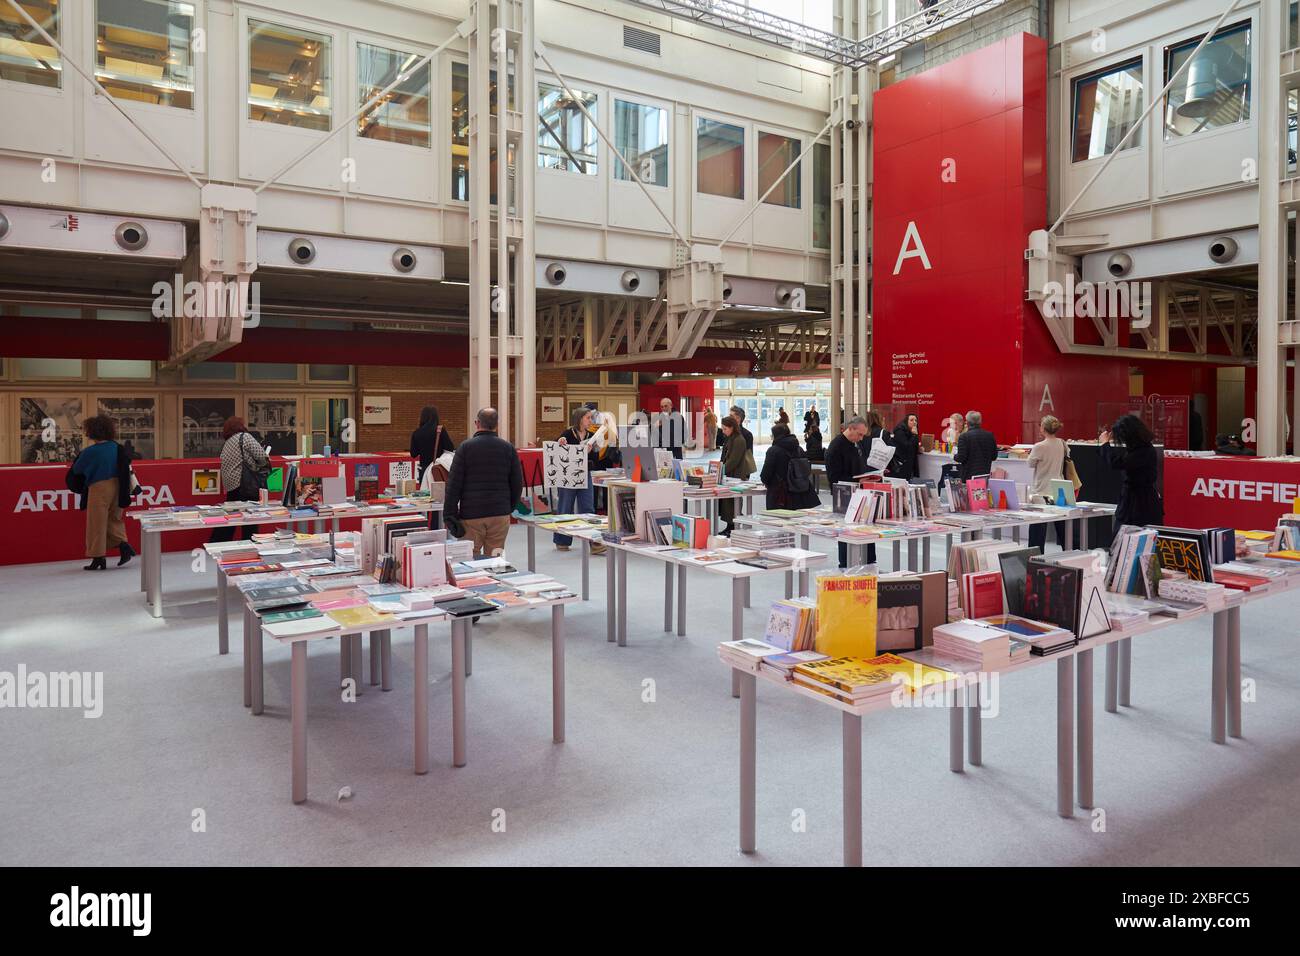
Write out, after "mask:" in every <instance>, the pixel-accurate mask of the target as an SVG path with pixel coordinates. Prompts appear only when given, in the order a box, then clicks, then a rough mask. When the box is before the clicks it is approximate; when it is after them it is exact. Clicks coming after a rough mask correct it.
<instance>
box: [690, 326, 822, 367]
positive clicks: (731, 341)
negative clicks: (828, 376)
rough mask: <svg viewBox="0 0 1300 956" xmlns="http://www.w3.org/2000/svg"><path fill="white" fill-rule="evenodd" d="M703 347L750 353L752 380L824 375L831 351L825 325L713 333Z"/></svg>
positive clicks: (719, 330) (718, 330)
mask: <svg viewBox="0 0 1300 956" xmlns="http://www.w3.org/2000/svg"><path fill="white" fill-rule="evenodd" d="M702 344H703V345H706V346H716V347H719V348H727V349H732V350H734V351H737V352H748V353H751V354H752V355H753V356H754V360H753V364H752V365H751V366H750V374H751V375H753V376H755V377H764V376H767V377H771V376H775V375H789V374H791V373H808V374H811V373H814V372H823V371H825V370H826V369H827V367H828V366H829V365H830V356H831V352H832V348H833V342H832V340H831V335H830V325H829V323H824V322H823V323H817V324H806V325H796V326H790V327H786V326H775V327H771V328H766V329H758V330H753V331H737V332H728V331H726V330H723V329H715V330H713V331H712V332H710V334H709V335H708V336H707V337H706V338H705V340H704V342H703V343H702Z"/></svg>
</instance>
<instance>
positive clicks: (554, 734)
mask: <svg viewBox="0 0 1300 956" xmlns="http://www.w3.org/2000/svg"><path fill="white" fill-rule="evenodd" d="M551 739H552V740H554V741H555V742H556V743H557V744H562V743H564V605H563V604H556V605H554V606H552V608H551Z"/></svg>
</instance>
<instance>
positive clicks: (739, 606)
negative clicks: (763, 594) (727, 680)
mask: <svg viewBox="0 0 1300 956" xmlns="http://www.w3.org/2000/svg"><path fill="white" fill-rule="evenodd" d="M744 593H745V586H744V584H743V583H742V580H741V579H740V578H732V579H731V639H732V640H733V641H739V640H741V639H742V638H743V637H744V636H745V611H744V606H745V600H744ZM731 696H732V697H739V696H740V671H738V670H736V669H735V668H734V667H733V668H732V669H731Z"/></svg>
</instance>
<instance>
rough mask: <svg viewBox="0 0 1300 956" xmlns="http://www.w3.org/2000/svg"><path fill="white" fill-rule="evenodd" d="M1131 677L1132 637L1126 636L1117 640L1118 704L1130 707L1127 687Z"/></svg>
mask: <svg viewBox="0 0 1300 956" xmlns="http://www.w3.org/2000/svg"><path fill="white" fill-rule="evenodd" d="M1132 678H1133V638H1131V637H1126V638H1124V639H1123V640H1122V641H1120V642H1119V705H1120V706H1121V707H1132V706H1133V705H1132V704H1130V703H1129V688H1130V687H1131V686H1132V683H1133V681H1132Z"/></svg>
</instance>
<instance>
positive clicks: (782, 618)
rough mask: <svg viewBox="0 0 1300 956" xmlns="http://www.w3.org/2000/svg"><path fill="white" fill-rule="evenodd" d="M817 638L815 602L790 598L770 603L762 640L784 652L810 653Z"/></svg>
mask: <svg viewBox="0 0 1300 956" xmlns="http://www.w3.org/2000/svg"><path fill="white" fill-rule="evenodd" d="M816 638H817V602H816V601H814V600H812V599H811V598H790V599H788V600H785V601H774V602H772V609H771V610H770V611H768V614H767V629H766V630H765V631H764V632H763V640H764V641H765V642H766V643H768V644H770V645H771V646H773V647H779V648H782V649H783V650H786V651H810V650H812V648H813V644H814V642H815V641H816Z"/></svg>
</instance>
